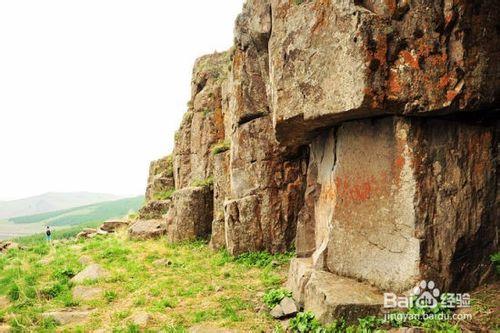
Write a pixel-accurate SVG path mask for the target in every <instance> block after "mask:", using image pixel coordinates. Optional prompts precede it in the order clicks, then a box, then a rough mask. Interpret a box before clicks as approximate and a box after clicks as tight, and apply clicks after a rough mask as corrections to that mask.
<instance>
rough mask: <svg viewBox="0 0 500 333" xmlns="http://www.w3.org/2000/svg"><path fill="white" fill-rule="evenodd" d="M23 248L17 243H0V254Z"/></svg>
mask: <svg viewBox="0 0 500 333" xmlns="http://www.w3.org/2000/svg"><path fill="white" fill-rule="evenodd" d="M20 248H21V246H19V244H17V243H15V242H0V252H7V251H9V250H17V249H20Z"/></svg>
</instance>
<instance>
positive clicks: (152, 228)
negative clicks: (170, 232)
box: [128, 220, 167, 239]
mask: <svg viewBox="0 0 500 333" xmlns="http://www.w3.org/2000/svg"><path fill="white" fill-rule="evenodd" d="M128 233H129V235H130V237H132V238H135V239H152V238H159V237H161V236H163V235H165V234H166V233H167V224H166V221H165V220H138V221H135V222H133V223H132V224H131V225H130V227H129V229H128Z"/></svg>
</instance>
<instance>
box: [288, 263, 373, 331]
mask: <svg viewBox="0 0 500 333" xmlns="http://www.w3.org/2000/svg"><path fill="white" fill-rule="evenodd" d="M287 288H289V289H290V290H291V291H292V293H293V297H294V299H295V300H297V301H298V302H299V303H300V304H301V305H302V306H303V307H304V308H305V310H307V311H312V312H314V314H315V315H316V317H317V318H318V319H319V320H320V321H322V322H324V323H331V322H332V321H334V320H337V319H339V318H344V319H345V320H347V321H348V322H351V323H352V322H356V321H357V318H361V317H366V316H369V315H377V314H379V313H380V311H381V309H382V306H383V297H382V293H381V292H380V291H379V290H377V289H376V288H374V287H372V286H370V285H369V284H365V283H361V282H358V281H356V280H353V279H348V278H344V277H340V276H337V275H335V274H332V273H328V272H325V271H318V270H315V269H314V267H313V265H312V260H311V259H310V258H309V259H300V258H296V259H293V260H292V262H291V263H290V272H289V275H288V283H287Z"/></svg>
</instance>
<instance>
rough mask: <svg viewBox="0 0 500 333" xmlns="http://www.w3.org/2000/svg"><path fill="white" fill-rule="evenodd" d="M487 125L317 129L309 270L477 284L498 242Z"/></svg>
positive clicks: (431, 122) (403, 281)
mask: <svg viewBox="0 0 500 333" xmlns="http://www.w3.org/2000/svg"><path fill="white" fill-rule="evenodd" d="M495 132H496V129H495V125H494V124H492V123H491V121H488V120H487V119H486V120H485V121H484V122H483V123H481V122H477V121H474V122H471V121H469V120H457V119H453V120H446V119H425V118H424V119H414V118H401V117H387V118H382V119H377V120H363V121H351V122H346V123H343V124H341V125H339V126H338V127H337V128H335V129H334V130H330V131H327V132H325V133H324V134H322V135H320V136H319V137H318V138H317V139H316V140H314V141H313V143H312V144H311V159H310V163H311V164H310V170H315V171H314V172H311V173H310V174H309V176H310V177H313V179H311V178H310V179H309V180H308V183H317V186H316V189H317V191H316V193H315V192H308V195H310V196H312V198H311V199H310V200H311V201H312V202H314V205H313V206H314V209H313V214H311V216H313V217H314V218H313V219H312V220H311V221H309V222H308V223H312V224H313V225H312V226H311V225H309V226H308V227H306V228H301V229H299V232H300V233H301V234H300V235H297V240H301V243H298V244H297V251H298V253H307V252H310V250H311V247H312V246H314V248H315V252H314V253H313V254H312V258H313V261H314V266H315V268H316V269H319V270H327V271H330V272H334V273H336V274H339V275H342V276H348V277H352V278H356V279H361V280H366V281H369V282H370V283H372V284H374V285H376V286H378V287H380V288H382V289H389V290H392V291H396V292H399V291H404V290H409V289H410V288H411V287H413V285H414V283H415V281H418V280H420V279H430V280H433V281H435V282H436V283H437V284H438V285H439V286H440V287H441V288H442V289H443V290H461V289H471V288H473V287H474V286H477V285H478V284H479V283H481V282H482V281H483V280H484V279H485V278H486V277H488V275H489V274H490V273H491V269H490V266H491V263H490V262H489V260H488V256H489V254H490V253H492V252H494V251H495V249H496V247H497V244H498V240H497V232H496V230H497V221H498V219H497V215H496V207H495V204H494V203H495V193H496V186H497V179H496V164H495V151H496V139H495ZM306 201H308V200H306ZM309 230H314V233H309Z"/></svg>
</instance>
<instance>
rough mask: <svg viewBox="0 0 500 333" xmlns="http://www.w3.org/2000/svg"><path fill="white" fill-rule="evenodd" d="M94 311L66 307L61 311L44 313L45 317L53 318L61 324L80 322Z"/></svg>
mask: <svg viewBox="0 0 500 333" xmlns="http://www.w3.org/2000/svg"><path fill="white" fill-rule="evenodd" d="M91 313H92V311H88V310H75V309H65V310H61V311H51V312H46V313H43V314H42V316H43V317H44V318H53V319H54V320H55V321H56V322H58V323H59V324H61V325H67V324H73V323H79V322H82V321H84V320H85V319H87V318H88V317H89V316H90V314H91Z"/></svg>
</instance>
